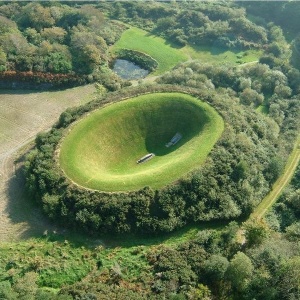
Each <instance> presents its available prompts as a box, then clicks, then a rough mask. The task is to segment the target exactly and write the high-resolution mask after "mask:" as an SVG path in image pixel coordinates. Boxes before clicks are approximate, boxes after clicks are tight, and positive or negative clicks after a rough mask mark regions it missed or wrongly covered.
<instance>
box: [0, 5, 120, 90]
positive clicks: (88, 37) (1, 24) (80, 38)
mask: <svg viewBox="0 0 300 300" xmlns="http://www.w3.org/2000/svg"><path fill="white" fill-rule="evenodd" d="M123 30H124V26H123V25H120V24H119V23H116V22H112V21H110V20H108V19H107V18H106V17H104V15H103V14H102V12H101V11H100V10H99V9H97V8H95V7H94V5H89V4H85V5H82V6H73V5H71V6H70V5H68V4H62V3H59V2H22V3H21V2H18V3H17V2H8V3H7V2H3V3H1V4H0V73H1V71H2V72H3V71H9V72H11V71H12V72H17V73H18V79H19V81H15V84H16V85H18V84H20V85H24V84H23V83H22V81H27V82H28V85H29V84H30V78H32V82H31V83H32V86H36V77H38V76H40V81H41V82H43V81H45V80H46V79H48V78H49V77H50V76H49V73H51V74H64V75H63V76H53V78H55V79H57V80H54V81H52V82H51V84H52V85H56V84H58V86H62V85H63V84H64V83H65V87H68V86H70V85H74V84H75V81H74V78H78V77H79V76H80V77H81V78H82V79H81V80H78V81H77V82H76V84H81V83H82V81H83V82H87V81H88V82H93V81H100V82H101V83H102V84H103V85H105V86H106V87H107V88H108V89H110V90H115V89H117V88H118V86H120V84H122V83H121V80H120V79H119V78H118V77H117V76H114V74H113V73H112V71H111V70H110V68H109V61H110V59H111V58H110V55H109V52H108V47H109V45H111V44H113V43H114V42H115V41H116V40H118V39H119V37H120V35H121V33H122V31H123ZM20 72H25V73H20ZM28 72H31V73H33V74H34V75H33V76H28ZM42 73H45V75H43V74H42ZM23 74H24V76H23ZM2 77H5V80H9V76H6V74H4V75H2ZM62 78H64V80H60V79H62ZM66 78H68V79H69V80H66ZM13 80H16V78H13ZM47 83H49V82H47Z"/></svg>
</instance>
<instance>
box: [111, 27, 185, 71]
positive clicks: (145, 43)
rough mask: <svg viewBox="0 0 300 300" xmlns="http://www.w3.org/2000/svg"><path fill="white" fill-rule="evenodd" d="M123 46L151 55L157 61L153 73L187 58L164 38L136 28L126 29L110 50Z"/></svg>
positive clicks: (165, 69)
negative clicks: (156, 66)
mask: <svg viewBox="0 0 300 300" xmlns="http://www.w3.org/2000/svg"><path fill="white" fill-rule="evenodd" d="M124 48H125V49H131V50H137V51H141V52H144V53H146V54H148V55H150V56H151V57H153V58H154V59H155V60H156V61H157V62H158V68H157V70H155V71H154V72H153V74H154V75H159V74H162V73H164V72H166V71H169V70H170V69H171V68H173V67H174V66H176V65H177V64H178V63H180V62H183V61H186V60H187V59H188V57H187V56H186V54H184V53H182V52H180V51H178V49H176V48H174V47H172V46H171V45H170V44H168V43H167V42H166V41H165V40H164V39H162V38H160V37H157V36H154V35H151V34H149V33H148V32H146V31H144V30H141V29H138V28H130V29H128V30H126V31H125V32H124V33H123V34H122V36H121V39H120V40H118V41H117V43H116V44H115V45H114V46H113V48H112V52H116V51H117V50H119V49H124Z"/></svg>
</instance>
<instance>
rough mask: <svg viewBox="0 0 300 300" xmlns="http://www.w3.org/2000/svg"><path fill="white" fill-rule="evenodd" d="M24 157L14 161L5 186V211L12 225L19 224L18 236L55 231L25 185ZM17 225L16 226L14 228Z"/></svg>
mask: <svg viewBox="0 0 300 300" xmlns="http://www.w3.org/2000/svg"><path fill="white" fill-rule="evenodd" d="M24 158H25V155H22V156H21V157H20V158H19V159H18V160H17V161H15V163H14V174H13V175H12V177H11V178H10V180H9V181H8V183H7V187H6V197H7V199H8V201H7V206H6V209H5V212H6V213H7V214H8V216H9V218H10V221H11V222H12V223H13V224H14V225H18V224H19V225H20V228H19V230H18V231H19V234H18V238H21V239H26V238H31V237H41V236H42V235H43V234H44V233H45V232H46V231H56V226H55V225H54V224H52V223H51V222H50V220H49V219H47V217H45V215H44V214H43V212H42V210H41V208H40V207H39V205H38V204H37V203H36V202H35V201H34V199H32V198H31V197H30V196H29V195H28V193H27V191H26V186H25V176H24V165H23V162H24ZM17 228H18V226H16V229H17Z"/></svg>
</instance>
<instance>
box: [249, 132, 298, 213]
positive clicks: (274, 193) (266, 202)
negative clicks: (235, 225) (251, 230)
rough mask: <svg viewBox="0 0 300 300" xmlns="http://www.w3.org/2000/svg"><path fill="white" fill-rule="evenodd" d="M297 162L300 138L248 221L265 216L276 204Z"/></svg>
mask: <svg viewBox="0 0 300 300" xmlns="http://www.w3.org/2000/svg"><path fill="white" fill-rule="evenodd" d="M299 162H300V138H298V140H297V142H296V144H295V147H294V150H293V151H292V153H291V154H290V157H289V159H288V161H287V164H286V166H285V169H284V172H283V173H282V174H281V176H280V177H279V178H278V179H277V181H276V182H275V183H274V185H273V187H272V190H271V191H270V193H269V194H268V195H267V196H266V197H265V198H264V199H263V200H262V201H261V203H260V204H259V205H258V206H257V207H256V209H255V210H254V212H253V213H252V214H251V215H250V217H249V219H250V218H262V217H263V216H264V215H265V214H266V212H267V211H268V209H269V208H270V207H271V206H272V205H273V204H274V203H275V202H276V200H277V199H278V197H279V196H280V194H281V192H282V191H283V189H284V188H285V187H286V186H287V185H288V184H289V182H290V181H291V179H292V177H293V175H294V173H295V170H296V168H297V166H298V164H299Z"/></svg>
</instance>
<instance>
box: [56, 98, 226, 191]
mask: <svg viewBox="0 0 300 300" xmlns="http://www.w3.org/2000/svg"><path fill="white" fill-rule="evenodd" d="M223 128H224V124H223V119H222V118H221V116H220V115H219V114H218V113H217V112H216V111H215V110H214V109H213V108H212V107H211V106H209V105H208V104H206V103H204V102H202V101H200V100H197V99H195V98H193V97H192V96H189V95H185V94H180V93H156V94H149V95H143V96H139V97H135V98H132V99H130V100H126V101H122V102H119V103H115V104H111V105H109V106H107V107H105V108H102V109H99V110H96V111H94V112H92V113H91V114H89V115H88V116H87V117H84V118H83V119H81V120H80V121H78V122H77V124H75V125H74V126H73V127H72V129H71V130H70V132H69V133H68V134H67V135H66V137H65V138H64V140H63V141H62V143H61V147H60V156H59V162H60V164H61V167H62V169H63V170H64V172H65V173H66V175H67V177H69V178H70V179H71V180H73V181H74V182H75V183H77V184H79V185H80V186H83V187H86V188H90V189H95V190H101V191H109V192H113V191H131V190H137V189H140V188H143V187H144V186H150V187H152V188H161V187H163V186H165V185H167V184H170V183H172V182H174V181H176V180H177V179H179V178H182V177H183V176H184V175H185V174H187V173H188V172H190V171H191V170H193V169H194V168H195V167H197V166H199V165H201V164H202V163H203V162H204V161H205V159H206V157H207V155H208V154H209V152H210V151H211V149H212V147H213V146H214V144H215V143H216V141H217V140H218V139H219V137H220V135H221V133H222V131H223ZM177 132H180V134H181V135H182V139H181V140H180V141H179V142H178V143H177V144H176V145H173V146H171V147H166V146H165V144H166V143H168V142H169V141H170V140H171V138H172V137H173V136H174V135H175V134H176V133H177ZM147 153H154V154H155V157H153V158H152V159H151V160H149V161H147V162H145V163H142V164H137V163H136V161H137V160H138V159H140V158H141V157H143V156H144V155H146V154H147Z"/></svg>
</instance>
